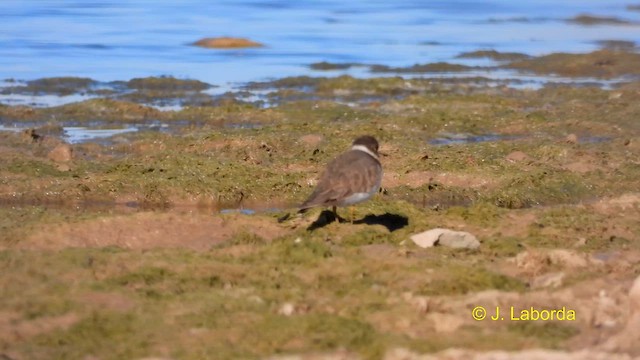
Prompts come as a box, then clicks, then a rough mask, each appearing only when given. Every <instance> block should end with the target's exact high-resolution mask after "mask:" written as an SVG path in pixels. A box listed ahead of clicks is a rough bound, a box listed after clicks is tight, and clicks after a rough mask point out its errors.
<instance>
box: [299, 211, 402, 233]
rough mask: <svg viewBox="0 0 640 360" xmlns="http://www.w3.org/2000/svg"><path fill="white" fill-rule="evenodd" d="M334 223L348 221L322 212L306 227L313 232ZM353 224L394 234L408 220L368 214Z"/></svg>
mask: <svg viewBox="0 0 640 360" xmlns="http://www.w3.org/2000/svg"><path fill="white" fill-rule="evenodd" d="M334 221H338V222H341V223H349V222H350V221H349V220H346V219H344V218H342V217H340V216H336V214H334V213H333V212H332V211H329V210H324V211H323V212H321V213H320V215H318V218H317V219H316V221H314V222H313V223H311V225H309V227H307V230H308V231H313V230H315V229H319V228H322V227H325V226H327V225H329V224H331V223H332V222H334ZM353 223H354V224H367V225H382V226H384V227H386V228H387V229H388V230H389V232H394V231H396V230H399V229H402V228H403V227H405V226H407V225H409V218H408V217H406V216H402V215H398V214H391V213H384V214H382V215H372V214H369V215H367V216H365V217H363V218H362V219H359V220H354V221H353Z"/></svg>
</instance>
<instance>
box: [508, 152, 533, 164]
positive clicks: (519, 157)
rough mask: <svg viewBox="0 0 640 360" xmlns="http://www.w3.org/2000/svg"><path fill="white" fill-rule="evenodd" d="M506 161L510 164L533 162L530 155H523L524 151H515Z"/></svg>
mask: <svg viewBox="0 0 640 360" xmlns="http://www.w3.org/2000/svg"><path fill="white" fill-rule="evenodd" d="M506 159H507V161H510V162H522V161H528V160H531V158H530V157H529V155H527V154H525V153H523V152H522V151H514V152H512V153H511V154H509V155H507V157H506Z"/></svg>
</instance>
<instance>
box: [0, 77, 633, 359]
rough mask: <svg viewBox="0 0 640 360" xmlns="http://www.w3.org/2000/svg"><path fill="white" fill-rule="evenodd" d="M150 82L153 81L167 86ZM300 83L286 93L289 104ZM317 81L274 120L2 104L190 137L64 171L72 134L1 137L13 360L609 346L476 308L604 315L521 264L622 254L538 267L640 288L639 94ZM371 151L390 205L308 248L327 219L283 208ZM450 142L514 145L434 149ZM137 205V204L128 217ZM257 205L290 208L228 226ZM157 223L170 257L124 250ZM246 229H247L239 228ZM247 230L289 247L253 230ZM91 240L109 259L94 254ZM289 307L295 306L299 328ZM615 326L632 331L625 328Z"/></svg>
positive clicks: (578, 330)
mask: <svg viewBox="0 0 640 360" xmlns="http://www.w3.org/2000/svg"><path fill="white" fill-rule="evenodd" d="M151 80H153V81H149V82H144V81H138V82H137V83H136V84H137V85H136V86H139V87H152V88H154V89H155V88H156V87H158V86H161V85H162V84H163V83H164V82H165V80H162V79H151ZM286 80H287V79H285V80H282V81H281V82H283V85H282V87H281V88H280V89H279V90H278V89H277V90H274V91H275V92H278V91H280V90H282V89H283V88H286V87H287V85H286V84H284V82H286ZM289 80H291V81H292V82H293V83H295V84H298V83H300V82H301V80H300V79H289ZM90 83H91V82H90V81H88V80H86V81H83V82H82V85H83V86H85V85H87V84H90ZM302 83H303V86H308V87H310V88H311V91H312V92H311V94H312V96H309V93H308V91H309V89H306V90H305V94H307V95H305V98H304V99H303V100H297V99H288V100H287V101H283V102H282V104H281V105H278V106H275V107H271V108H268V109H263V108H259V107H256V106H253V105H251V104H246V103H242V102H235V101H229V102H225V103H220V104H210V105H207V106H197V107H188V108H184V109H182V110H179V111H169V112H161V111H158V110H156V109H154V108H150V107H146V106H143V105H139V104H133V103H128V102H124V101H121V100H113V99H106V100H105V99H94V100H89V101H87V102H83V103H79V104H70V105H65V106H62V107H58V108H48V109H32V108H25V107H2V108H0V113H1V114H2V116H3V117H4V118H7V119H12V121H13V122H16V121H28V122H34V121H35V122H40V123H45V124H48V126H52V124H51V121H52V120H51V119H54V118H55V119H58V120H57V121H63V120H60V119H69V120H70V121H74V122H82V121H87V122H90V121H96V120H102V121H106V122H110V123H114V122H116V123H117V122H126V123H132V122H133V123H135V122H139V121H146V120H161V121H164V122H167V123H170V124H171V123H173V122H175V123H180V124H182V125H183V126H181V127H179V128H176V129H175V131H174V132H171V133H158V132H141V133H134V134H126V135H118V136H117V137H116V138H114V139H112V140H113V141H112V142H110V143H106V144H104V143H85V144H78V145H74V146H73V149H74V158H73V160H72V162H71V163H69V164H66V165H67V166H66V167H61V166H60V164H57V163H54V162H53V161H51V160H50V159H48V158H47V154H48V152H49V151H50V150H51V149H52V148H53V147H54V146H55V145H57V144H59V142H60V141H59V140H56V139H55V136H49V137H47V136H45V138H44V139H34V138H33V137H32V136H29V135H26V134H19V133H1V134H0V137H1V139H2V141H1V143H0V144H1V145H0V196H1V199H0V201H2V206H1V207H0V245H1V246H2V251H1V252H0V266H2V269H0V270H1V271H0V273H1V274H2V275H0V285H1V286H0V288H1V289H2V290H1V291H2V294H1V295H2V296H0V310H1V313H2V316H1V317H0V332H2V333H4V334H5V335H7V336H0V339H1V340H0V353H4V354H7V356H9V357H11V358H35V359H37V358H57V359H74V358H78V359H79V358H87V357H95V358H100V359H120V358H142V357H148V356H159V357H168V358H176V359H197V358H207V357H211V354H216V356H215V357H216V358H260V357H265V356H268V355H274V354H288V353H309V352H323V351H334V350H336V349H346V350H347V351H349V352H352V353H354V354H359V355H361V356H363V357H365V358H380V357H381V356H382V355H383V354H384V353H385V352H386V351H387V350H389V349H391V348H395V347H407V348H410V349H413V350H415V351H418V352H433V351H437V350H440V349H445V348H449V347H467V348H472V349H508V350H512V349H521V348H529V347H552V348H576V347H580V346H581V343H580V340H576V339H581V336H584V337H585V339H587V340H584V341H585V342H587V341H588V339H592V338H593V333H594V332H596V333H597V332H599V331H600V332H602V334H604V335H603V336H606V335H607V334H610V333H609V332H607V331H609V330H608V329H602V328H597V327H594V326H592V324H590V323H589V322H588V321H587V320H580V321H576V322H551V323H544V324H537V323H527V324H513V323H511V324H509V323H506V322H505V323H493V324H492V323H487V322H476V321H473V320H472V319H471V313H470V310H471V308H472V307H473V306H471V305H473V304H472V303H474V301H475V303H474V304H478V305H480V304H484V303H483V302H482V301H485V300H482V301H481V300H473V299H475V298H476V297H478V296H481V295H482V294H485V295H486V294H487V293H490V292H491V291H492V290H497V291H498V294H499V295H496V296H497V298H496V299H497V300H496V301H499V302H500V301H502V302H505V301H507V302H508V301H512V303H513V305H518V306H523V307H524V306H526V305H527V304H535V306H547V307H550V306H558V305H560V306H568V307H571V306H576V307H578V306H579V305H578V304H583V305H582V307H581V308H579V309H580V310H579V311H583V313H584V312H589V311H591V310H589V309H590V306H591V305H593V304H594V303H593V302H592V301H595V300H593V299H595V298H597V297H596V294H597V290H600V289H594V290H593V291H594V294H593V296H594V297H593V298H592V297H590V296H591V293H589V295H588V296H587V295H583V296H584V297H583V298H579V297H578V296H579V295H576V298H575V304H574V303H565V304H561V303H560V302H559V300H557V299H555V298H554V297H553V294H554V289H547V290H545V289H543V290H539V289H535V288H533V287H532V283H533V280H534V278H535V277H536V276H538V275H542V274H540V273H535V272H531V271H528V270H526V269H524V270H523V269H520V268H518V267H517V266H516V265H514V260H513V258H514V257H515V256H516V255H518V254H520V253H522V252H524V251H532V250H535V249H570V250H571V251H573V252H575V253H576V254H577V255H575V256H583V255H584V256H598V257H600V258H605V259H609V258H611V259H614V260H612V263H610V262H608V261H606V260H605V261H604V264H603V265H601V266H598V267H593V268H588V269H586V268H580V267H578V268H575V267H567V266H564V265H562V263H560V264H556V263H553V264H551V263H549V264H547V263H544V261H546V260H544V259H543V263H542V264H539V265H540V266H539V268H541V269H543V270H545V271H551V270H553V271H564V272H566V273H567V278H568V279H569V280H568V281H567V282H566V283H565V284H564V285H562V286H561V289H560V290H563V289H564V290H571V291H573V289H578V288H581V287H585V288H589V287H591V286H590V284H592V283H593V282H598V281H600V282H602V281H603V279H606V280H607V281H605V282H606V283H607V285H606V286H609V287H610V288H606V290H607V291H613V290H614V286H617V285H619V284H627V283H628V282H629V281H630V279H633V278H634V276H637V274H638V271H640V270H639V269H638V266H637V262H636V263H634V262H633V259H634V256H637V255H638V254H639V253H640V246H639V245H638V244H639V243H640V238H638V234H640V223H638V221H637V219H638V218H639V215H640V213H639V206H640V205H639V204H638V192H640V188H639V187H638V179H639V178H640V162H639V161H640V160H639V158H638V154H639V153H640V146H639V144H640V128H639V127H638V122H637V119H638V116H639V115H640V105H639V104H640V101H638V100H639V95H638V92H637V91H635V90H633V89H620V90H612V91H605V90H600V89H595V88H572V87H555V88H554V87H549V88H544V89H541V90H538V91H533V90H513V89H507V88H482V87H475V86H474V87H468V86H466V85H464V84H458V85H455V84H454V85H441V84H440V85H438V84H435V85H434V84H433V83H431V82H428V81H426V80H421V79H415V80H405V79H400V78H382V79H369V80H359V79H353V78H349V77H341V78H335V79H315V80H313V81H311V80H309V79H307V81H302ZM130 85H131V86H133V85H134V84H130ZM187 85H188V86H187ZM172 86H173V85H172ZM184 86H187V88H188V89H187V90H189V89H191V88H190V87H189V86H195V87H197V88H199V87H200V86H201V84H200V83H193V84H192V83H185V84H184ZM293 87H295V85H294V86H293ZM177 89H178V90H180V91H183V90H185V89H183V88H181V87H178V88H177ZM156 90H157V89H156ZM280 95H285V97H286V93H280ZM296 96H297V95H296ZM313 97H315V99H313ZM372 98H374V99H375V101H371V99H372ZM344 99H348V100H349V101H348V102H352V101H353V104H352V105H349V106H347V105H345V104H344V103H343V101H342V100H344ZM234 124H236V125H238V124H239V125H242V124H251V125H258V126H230V125H234ZM54 125H55V124H54ZM36 131H37V130H36ZM361 134H371V135H374V136H376V137H377V138H378V139H379V141H380V143H381V145H382V147H381V155H382V164H383V167H384V169H385V179H384V181H383V187H384V191H383V192H382V193H381V194H379V195H378V196H377V197H376V198H375V199H374V200H372V201H370V202H368V203H365V204H362V205H360V206H358V207H356V208H355V213H354V215H355V220H356V221H355V222H354V224H350V223H348V222H347V223H330V224H327V225H324V224H322V225H321V226H317V228H316V229H315V230H313V231H309V230H308V227H309V225H310V224H311V223H312V222H314V221H315V220H316V219H317V217H318V215H319V213H320V210H315V211H310V212H309V213H308V214H306V215H304V216H303V217H302V218H298V217H295V216H293V217H290V219H289V220H285V221H284V222H283V223H281V224H278V223H277V218H278V217H281V216H282V215H284V213H286V212H287V211H288V210H287V209H286V208H287V207H288V206H292V205H294V204H296V203H299V202H301V201H302V200H304V198H305V196H307V195H308V194H309V193H310V192H311V190H312V187H313V181H314V179H316V178H317V176H318V174H319V171H321V169H322V167H323V166H324V164H326V163H327V162H328V161H329V160H330V159H331V158H333V157H334V156H335V155H337V154H338V153H339V152H342V151H344V150H345V149H347V148H348V147H349V144H350V142H351V141H352V139H353V138H354V137H356V136H357V135H361ZM443 134H445V135H446V134H474V135H501V136H504V138H505V139H506V140H497V141H481V142H476V143H462V144H454V143H452V144H445V145H432V144H430V142H429V141H430V140H433V139H435V138H438V137H442V136H443ZM569 134H574V135H576V136H575V137H568V135H569ZM514 152H521V153H523V154H524V155H525V156H524V157H523V156H519V157H513V156H510V155H512V154H513V153H514ZM124 203H129V204H132V205H131V206H133V207H129V208H127V209H126V211H123V210H122V209H121V208H118V207H116V206H115V204H124ZM91 204H94V205H93V206H92V205H91ZM95 204H101V205H100V206H96V205H95ZM104 204H107V205H106V206H104ZM109 204H113V205H114V206H113V207H110V206H109ZM242 207H244V208H255V209H262V210H265V209H269V208H276V209H275V210H273V212H268V211H267V212H263V211H259V212H258V213H257V214H255V215H240V214H233V215H230V216H228V215H220V214H218V210H219V209H221V208H242ZM147 209H156V210H147ZM185 209H186V210H185ZM146 211H155V212H151V213H150V215H149V216H147V217H145V218H144V219H146V220H145V221H147V222H143V221H142V220H144V219H142V218H141V217H140V216H137V215H139V214H140V213H141V212H144V213H146ZM342 211H343V212H341V215H342V216H347V215H348V211H347V210H346V209H345V210H342ZM154 214H157V216H158V218H159V219H161V220H158V221H165V219H179V220H180V221H182V222H176V224H188V225H183V227H182V228H180V229H178V231H179V232H180V236H176V238H175V239H168V240H167V239H164V240H166V241H164V240H163V241H164V242H163V244H165V245H166V244H167V243H169V244H170V246H162V247H153V246H151V247H149V246H145V247H138V246H137V245H135V244H136V243H135V242H130V243H128V242H127V241H129V240H131V241H133V240H132V239H133V238H134V237H136V236H138V237H139V236H140V235H142V234H148V233H153V231H155V229H154V227H153V224H154V223H153V217H154V216H155V215H154ZM193 214H197V216H196V215H193ZM116 216H118V221H119V222H118V224H123V223H124V222H126V219H127V217H128V216H130V218H131V224H130V226H129V227H127V228H126V229H127V230H126V231H127V233H124V234H119V233H118V232H117V229H110V230H111V232H105V233H104V234H100V233H98V234H87V232H88V231H89V230H85V232H84V233H83V232H82V229H83V228H84V229H95V228H100V227H98V226H97V225H96V224H99V223H100V222H104V221H107V220H108V219H113V218H115V217H116ZM188 219H196V220H193V221H195V222H191V223H188V222H187V220H188ZM209 219H210V220H209ZM238 219H244V220H243V221H244V222H242V223H241V225H237V226H236V228H233V226H234V225H233V224H234V223H236V222H238V221H239V220H238ZM247 219H248V220H247ZM214 220H215V221H220V223H221V224H223V225H221V229H222V228H223V227H224V228H225V229H229V228H230V227H231V228H233V229H234V230H233V231H228V233H226V234H227V235H225V236H226V238H225V239H224V240H225V241H221V242H215V243H213V242H212V243H211V245H210V246H207V247H205V248H199V250H194V249H193V248H190V247H189V246H188V244H189V242H190V241H196V240H198V241H201V240H202V239H201V238H198V239H194V236H195V235H193V234H194V233H195V228H194V226H195V227H199V226H205V225H206V224H207V223H208V222H210V221H211V222H213V221H214ZM252 223H255V224H267V225H268V227H267V228H269V229H272V230H273V229H274V228H278V229H280V230H278V231H276V233H277V234H275V235H274V233H270V234H266V233H260V232H255V231H254V232H252V231H251V230H252V225H251V224H252ZM60 224H71V225H70V226H71V229H76V230H77V231H78V232H73V231H68V230H60V228H59V227H57V226H58V225H60ZM434 227H450V228H454V229H462V230H466V231H470V232H472V233H474V234H476V235H477V236H478V237H479V238H480V240H481V241H482V243H483V244H482V246H481V247H480V248H479V249H477V250H452V249H446V248H433V249H428V250H425V249H420V248H417V247H416V246H415V245H413V244H412V243H411V242H410V240H409V236H410V235H412V234H414V233H417V232H421V231H424V230H427V229H430V228H434ZM56 231H57V232H56ZM225 231H227V230H225ZM52 234H53V235H52ZM56 234H60V236H64V237H65V242H64V243H65V244H69V243H71V244H74V241H77V243H76V246H78V247H74V246H63V247H60V246H58V247H57V246H56V244H55V241H53V243H52V242H51V241H50V240H51V239H52V238H54V239H55V236H56ZM89 235H90V236H92V237H97V238H98V239H100V240H101V241H102V244H103V245H102V246H89V245H87V244H88V243H87V242H82V241H81V240H82V239H80V238H81V237H82V236H89ZM116 235H117V236H119V237H121V238H122V239H124V240H122V239H119V240H118V241H120V240H122V242H117V241H116V239H113V238H112V237H116ZM153 236H156V237H157V238H158V239H160V238H162V237H163V236H167V235H165V234H162V233H157V234H156V235H153ZM172 236H174V235H172ZM39 239H48V240H47V241H49V243H46V244H44V243H42V242H39V241H40V240H39ZM127 239H128V240H127ZM43 244H44V245H46V246H44V245H43ZM116 244H129V246H114V245H116ZM622 252H623V253H624V255H620V254H621V253H622ZM616 256H618V257H616ZM625 264H627V265H625ZM615 289H617V288H615ZM547 291H548V292H550V293H551V294H552V296H551V297H549V296H548V292H547ZM576 291H577V290H576ZM612 293H614V292H612ZM500 294H502V295H500ZM614 294H615V293H614ZM478 299H480V298H478ZM504 299H512V300H504ZM549 299H555V300H549ZM545 301H546V302H545ZM567 301H568V300H567ZM567 301H565V302H567ZM425 304H427V305H425ZM584 304H586V305H584ZM288 305H291V306H292V307H289V309H290V310H291V311H289V312H287V311H283V308H287V306H288ZM504 305H505V306H506V305H508V304H507V303H505V304H504ZM470 306H471V307H470ZM593 306H594V307H595V305H593ZM585 316H586V315H585ZM618 316H619V317H618V318H617V319H618V321H619V323H618V324H617V325H616V326H618V327H620V326H622V325H623V323H622V321H623V320H622V319H623V318H624V315H623V314H619V315H618ZM443 319H446V320H443ZM443 324H446V325H450V326H454V328H446V326H445V327H443ZM456 324H457V325H456Z"/></svg>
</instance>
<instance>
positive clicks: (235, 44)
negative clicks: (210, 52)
mask: <svg viewBox="0 0 640 360" xmlns="http://www.w3.org/2000/svg"><path fill="white" fill-rule="evenodd" d="M192 45H195V46H200V47H204V48H209V49H238V48H251V47H262V46H264V45H263V44H261V43H259V42H255V41H252V40H249V39H243V38H233V37H215V38H203V39H200V40H198V41H196V42H194V43H193V44H192Z"/></svg>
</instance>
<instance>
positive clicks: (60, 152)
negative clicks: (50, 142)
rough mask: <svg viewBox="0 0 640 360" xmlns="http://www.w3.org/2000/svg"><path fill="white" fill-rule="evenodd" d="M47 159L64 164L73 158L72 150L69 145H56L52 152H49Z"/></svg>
mask: <svg viewBox="0 0 640 360" xmlns="http://www.w3.org/2000/svg"><path fill="white" fill-rule="evenodd" d="M47 158H48V159H49V160H51V161H54V162H57V163H66V162H69V161H71V159H72V158H73V148H71V145H69V144H58V145H57V146H56V147H54V148H53V150H51V151H49V154H47Z"/></svg>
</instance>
